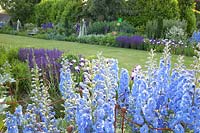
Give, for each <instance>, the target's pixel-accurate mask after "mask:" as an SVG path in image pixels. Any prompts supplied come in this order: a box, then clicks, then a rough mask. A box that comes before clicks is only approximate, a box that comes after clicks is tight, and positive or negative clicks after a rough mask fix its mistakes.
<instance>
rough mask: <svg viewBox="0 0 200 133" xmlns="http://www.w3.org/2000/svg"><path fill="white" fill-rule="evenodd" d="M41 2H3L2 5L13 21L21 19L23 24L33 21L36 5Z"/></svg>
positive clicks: (0, 3) (36, 0) (0, 2)
mask: <svg viewBox="0 0 200 133" xmlns="http://www.w3.org/2000/svg"><path fill="white" fill-rule="evenodd" d="M38 2H40V0H1V1H0V5H1V6H2V8H3V9H5V10H6V11H7V12H8V13H9V15H11V16H12V19H13V20H14V21H16V20H17V19H20V21H21V22H22V23H26V22H29V21H32V16H33V14H34V5H35V4H37V3H38Z"/></svg>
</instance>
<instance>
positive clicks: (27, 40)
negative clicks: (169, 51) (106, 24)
mask: <svg viewBox="0 0 200 133" xmlns="http://www.w3.org/2000/svg"><path fill="white" fill-rule="evenodd" d="M0 45H3V46H6V47H11V48H15V47H16V48H24V47H34V48H48V49H53V48H57V49H60V50H63V51H65V52H67V53H69V54H75V55H80V54H81V55H84V56H86V57H89V56H95V55H96V54H97V53H98V52H102V53H103V55H104V56H105V57H112V58H116V59H118V61H119V66H120V67H124V68H127V69H128V70H129V71H130V70H131V69H132V68H133V66H135V65H137V64H140V65H142V66H143V67H144V66H145V62H146V60H147V57H148V52H147V51H141V50H133V49H125V48H116V47H106V46H101V45H89V44H81V43H74V42H65V41H54V40H43V39H36V38H31V37H22V36H14V35H6V34H0ZM160 56H161V53H158V54H157V58H159V57H160ZM176 58H177V55H173V56H172V63H173V64H174V63H175V62H176ZM192 60H193V59H192V57H185V64H186V66H188V67H189V66H190V64H191V63H192Z"/></svg>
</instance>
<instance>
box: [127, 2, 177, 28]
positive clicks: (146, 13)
mask: <svg viewBox="0 0 200 133" xmlns="http://www.w3.org/2000/svg"><path fill="white" fill-rule="evenodd" d="M128 3H129V4H128V5H129V6H130V8H131V9H132V15H129V16H126V17H125V19H127V20H128V21H129V22H131V23H132V24H134V25H135V26H140V25H145V24H146V23H147V22H148V21H149V20H162V19H174V18H179V8H178V2H177V0H164V1H160V0H148V1H142V0H130V1H128ZM132 16H134V17H132Z"/></svg>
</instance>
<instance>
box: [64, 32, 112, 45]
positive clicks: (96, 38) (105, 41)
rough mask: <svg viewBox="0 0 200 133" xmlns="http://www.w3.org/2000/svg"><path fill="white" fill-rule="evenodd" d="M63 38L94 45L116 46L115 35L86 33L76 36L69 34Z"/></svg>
mask: <svg viewBox="0 0 200 133" xmlns="http://www.w3.org/2000/svg"><path fill="white" fill-rule="evenodd" d="M65 40H66V41H76V42H80V43H89V44H96V45H106V46H116V42H115V36H112V35H87V36H82V37H78V38H76V37H74V36H70V37H67V38H66V39H65Z"/></svg>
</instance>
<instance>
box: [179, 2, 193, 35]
mask: <svg viewBox="0 0 200 133" xmlns="http://www.w3.org/2000/svg"><path fill="white" fill-rule="evenodd" d="M178 4H179V9H180V18H181V20H183V19H185V20H186V22H187V33H188V34H189V35H192V33H193V32H194V30H195V29H196V17H195V14H194V12H193V10H192V9H193V8H194V6H195V1H194V0H178Z"/></svg>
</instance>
